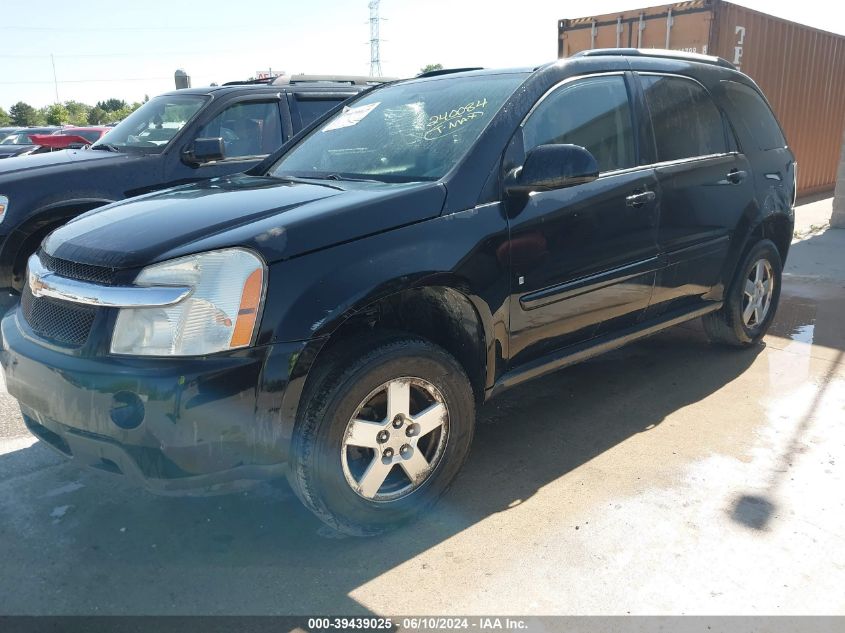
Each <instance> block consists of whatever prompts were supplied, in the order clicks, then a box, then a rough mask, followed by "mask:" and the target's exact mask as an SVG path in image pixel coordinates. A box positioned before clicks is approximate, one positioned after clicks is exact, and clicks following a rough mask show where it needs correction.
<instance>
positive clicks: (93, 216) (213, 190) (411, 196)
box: [43, 174, 446, 269]
mask: <svg viewBox="0 0 845 633" xmlns="http://www.w3.org/2000/svg"><path fill="white" fill-rule="evenodd" d="M445 198H446V190H445V187H443V185H441V184H439V183H409V184H382V183H362V182H331V184H328V183H325V184H318V183H311V182H291V181H289V180H282V179H278V178H271V177H266V176H246V175H243V174H240V175H237V176H231V177H228V178H217V179H214V180H209V181H205V182H203V183H200V184H197V185H189V186H185V187H177V188H175V189H169V190H166V191H162V192H157V193H153V194H148V195H145V196H140V197H138V198H133V199H130V200H126V201H123V202H117V203H115V204H112V205H108V206H106V207H101V208H99V209H96V210H94V211H90V212H88V213H86V214H84V215H81V216H79V217H78V218H76V219H75V220H72V221H71V222H69V223H68V224H66V225H65V226H63V227H61V228H59V229H57V230H56V231H54V232H53V233H51V234H50V235H49V236H48V238H47V239H46V240H45V242H44V246H43V247H44V250H45V251H46V252H47V253H48V254H49V255H51V256H53V257H58V258H60V259H66V260H70V261H74V262H78V263H82V264H91V265H96V266H108V267H110V268H116V269H121V268H137V267H141V266H145V265H148V264H151V263H155V262H157V261H164V260H167V259H172V258H174V257H179V256H182V255H189V254H192V253H198V252H203V251H208V250H214V249H217V248H225V247H230V246H245V247H247V248H252V249H254V250H256V251H258V252H259V253H260V254H261V255H262V256H263V257H264V259H265V261H266V262H267V263H268V264H269V263H273V262H275V261H279V260H282V259H288V258H291V257H295V256H297V255H301V254H303V253H306V252H310V251H314V250H319V249H321V248H325V247H328V246H332V245H334V244H338V243H341V242H347V241H350V240H353V239H357V238H360V237H364V236H366V235H372V234H375V233H380V232H383V231H386V230H389V229H393V228H397V227H399V226H403V225H406V224H411V223H414V222H419V221H421V220H425V219H428V218H431V217H435V216H437V215H439V214H440V211H441V209H442V207H443V202H444V200H445Z"/></svg>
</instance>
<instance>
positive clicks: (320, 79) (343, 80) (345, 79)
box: [272, 75, 396, 86]
mask: <svg viewBox="0 0 845 633" xmlns="http://www.w3.org/2000/svg"><path fill="white" fill-rule="evenodd" d="M389 81H396V78H395V77H368V76H366V75H281V76H279V77H276V78H275V79H274V80H273V81H272V84H273V85H274V86H280V85H284V84H304V83H333V84H350V85H352V86H374V85H376V84H384V83H387V82H389Z"/></svg>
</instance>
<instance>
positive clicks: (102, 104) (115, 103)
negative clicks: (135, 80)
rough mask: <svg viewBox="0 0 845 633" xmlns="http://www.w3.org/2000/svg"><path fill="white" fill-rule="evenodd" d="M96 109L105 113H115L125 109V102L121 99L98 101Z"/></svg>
mask: <svg viewBox="0 0 845 633" xmlns="http://www.w3.org/2000/svg"><path fill="white" fill-rule="evenodd" d="M97 107H98V108H100V109H101V110H105V111H106V112H117V111H118V110H121V109H123V108H125V107H126V102H125V101H124V100H123V99H106V100H105V101H98V102H97Z"/></svg>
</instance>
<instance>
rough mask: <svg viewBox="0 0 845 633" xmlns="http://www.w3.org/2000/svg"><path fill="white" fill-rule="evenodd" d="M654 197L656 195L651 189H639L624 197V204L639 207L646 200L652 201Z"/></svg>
mask: <svg viewBox="0 0 845 633" xmlns="http://www.w3.org/2000/svg"><path fill="white" fill-rule="evenodd" d="M656 197H657V196H656V194H655V193H654V192H653V191H640V192H638V193H633V194H631V195H630V196H628V197H627V198H625V204H627V205H628V206H629V207H634V208H635V209H639V208H640V207H641V206H643V205H644V204H645V203H646V202H653V201H654V199H655V198H656Z"/></svg>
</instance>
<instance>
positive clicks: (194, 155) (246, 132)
mask: <svg viewBox="0 0 845 633" xmlns="http://www.w3.org/2000/svg"><path fill="white" fill-rule="evenodd" d="M381 81H382V80H380V79H374V78H370V77H346V76H321V75H310V76H309V75H293V76H290V75H287V76H283V77H279V78H276V79H273V80H266V81H258V82H246V83H231V84H227V85H225V86H219V87H211V88H193V89H188V90H178V91H176V92H169V93H166V94H163V95H161V96H159V97H156V98H154V99H152V100H151V101H149V102H147V103H146V104H144V105H143V106H141V108H139V109H138V110H137V111H135V112H134V113H133V114H131V115H130V116H129V117H127V118H126V119H125V120H124V121H123V122H121V123H120V125H118V126H117V127H115V129H114V130H112V131H111V132H109V133H108V134H107V135H106V136H105V137H103V138H102V139H100V140H99V141H97V142H96V143H94V144H93V145H91V147H90V148H88V149H82V150H67V151H63V152H55V153H49V154H44V155H39V156H28V157H26V160H22V161H17V160H15V161H2V162H0V211H2V212H0V295H2V303H3V304H6V305H9V304H10V303H13V302H14V301H15V300H16V299H17V292H19V291H20V290H21V288H22V287H23V280H24V272H25V270H26V262H27V260H28V259H29V256H30V255H32V253H34V252H35V250H36V249H37V248H38V245H39V244H40V243H41V240H43V239H44V236H45V235H47V234H48V233H49V232H50V231H52V230H53V229H55V228H56V227H58V226H61V225H62V224H64V223H65V222H67V221H68V220H70V219H71V218H73V217H75V216H77V215H79V214H81V213H83V212H85V211H89V210H90V209H93V208H95V207H99V206H103V205H105V204H108V203H110V202H115V201H117V200H123V199H124V198H129V197H131V196H137V195H140V194H143V193H148V192H150V191H154V190H158V189H165V188H167V187H171V186H174V185H179V184H184V183H189V182H196V181H198V180H205V179H206V178H213V177H216V176H224V175H229V174H235V173H238V172H241V171H245V170H247V169H249V168H250V167H254V166H255V165H257V164H258V163H259V162H260V161H262V160H263V159H264V158H266V157H267V156H268V155H270V154H272V153H274V152H276V151H278V149H279V148H280V147H281V146H282V143H283V142H285V141H287V140H289V139H290V138H291V137H292V136H293V135H294V134H296V133H297V132H298V131H300V130H301V129H302V128H303V127H306V126H307V125H308V124H310V123H311V122H312V121H314V120H315V119H317V118H319V117H320V116H322V115H323V114H325V113H326V112H327V111H329V110H331V109H332V108H334V107H335V106H337V105H338V104H339V103H341V102H342V101H344V100H345V99H348V98H349V97H351V96H353V95H356V94H358V93H359V92H361V91H362V90H365V89H367V88H368V87H369V86H372V85H374V84H376V83H380V82H381ZM24 131H25V132H27V133H30V132H39V130H36V129H33V130H24ZM10 147H12V146H10ZM0 152H2V148H0ZM10 291H11V294H10Z"/></svg>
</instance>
